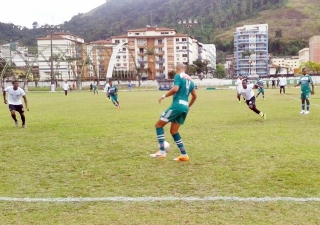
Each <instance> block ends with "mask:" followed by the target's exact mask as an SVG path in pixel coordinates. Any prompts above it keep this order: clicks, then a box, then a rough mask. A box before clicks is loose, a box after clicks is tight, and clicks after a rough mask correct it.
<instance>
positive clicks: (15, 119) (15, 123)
mask: <svg viewBox="0 0 320 225" xmlns="http://www.w3.org/2000/svg"><path fill="white" fill-rule="evenodd" d="M9 110H10V114H11V117H12V119H13V120H14V125H15V126H16V127H18V126H19V123H18V120H17V116H16V106H15V105H9Z"/></svg>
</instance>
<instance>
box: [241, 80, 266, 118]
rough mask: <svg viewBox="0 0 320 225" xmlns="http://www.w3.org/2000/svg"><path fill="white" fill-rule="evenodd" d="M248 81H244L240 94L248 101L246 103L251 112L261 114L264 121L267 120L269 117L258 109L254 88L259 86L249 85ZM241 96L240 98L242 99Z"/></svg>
mask: <svg viewBox="0 0 320 225" xmlns="http://www.w3.org/2000/svg"><path fill="white" fill-rule="evenodd" d="M247 82H248V81H247V80H242V88H241V89H240V94H241V95H242V96H243V97H244V98H245V99H246V103H247V105H248V107H249V109H250V110H252V111H253V112H255V113H256V114H259V115H260V116H261V118H262V119H264V120H265V119H266V118H267V115H266V114H264V113H263V112H261V111H260V110H258V109H257V107H256V97H255V96H254V91H253V89H254V88H258V87H259V85H254V84H252V83H251V84H247ZM240 94H238V96H239V97H240Z"/></svg>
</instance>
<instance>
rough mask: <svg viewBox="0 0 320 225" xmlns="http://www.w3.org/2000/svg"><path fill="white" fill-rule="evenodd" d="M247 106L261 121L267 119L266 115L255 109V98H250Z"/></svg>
mask: <svg viewBox="0 0 320 225" xmlns="http://www.w3.org/2000/svg"><path fill="white" fill-rule="evenodd" d="M247 105H248V107H249V109H250V110H252V111H253V112H255V113H256V114H259V115H260V116H261V118H262V119H266V118H267V115H266V114H264V113H263V112H261V111H260V110H259V109H257V107H256V101H255V97H252V98H251V99H250V100H249V101H247Z"/></svg>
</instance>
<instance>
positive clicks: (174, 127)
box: [170, 113, 189, 161]
mask: <svg viewBox="0 0 320 225" xmlns="http://www.w3.org/2000/svg"><path fill="white" fill-rule="evenodd" d="M186 116H187V114H186V113H183V114H181V116H179V117H178V118H177V119H176V122H172V123H171V127H170V133H171V135H172V137H173V140H174V142H175V143H176V145H177V146H178V148H179V150H180V153H181V155H180V156H179V157H177V158H175V159H174V160H175V161H189V156H188V154H187V152H186V149H185V148H184V145H183V142H182V139H181V136H180V134H179V128H180V126H181V124H183V122H184V120H185V118H186Z"/></svg>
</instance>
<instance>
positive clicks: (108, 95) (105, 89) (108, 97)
mask: <svg viewBox="0 0 320 225" xmlns="http://www.w3.org/2000/svg"><path fill="white" fill-rule="evenodd" d="M109 87H110V85H109V83H108V82H106V85H105V86H104V89H103V92H104V93H106V97H107V99H109V101H110V94H109V91H108V90H109Z"/></svg>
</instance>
